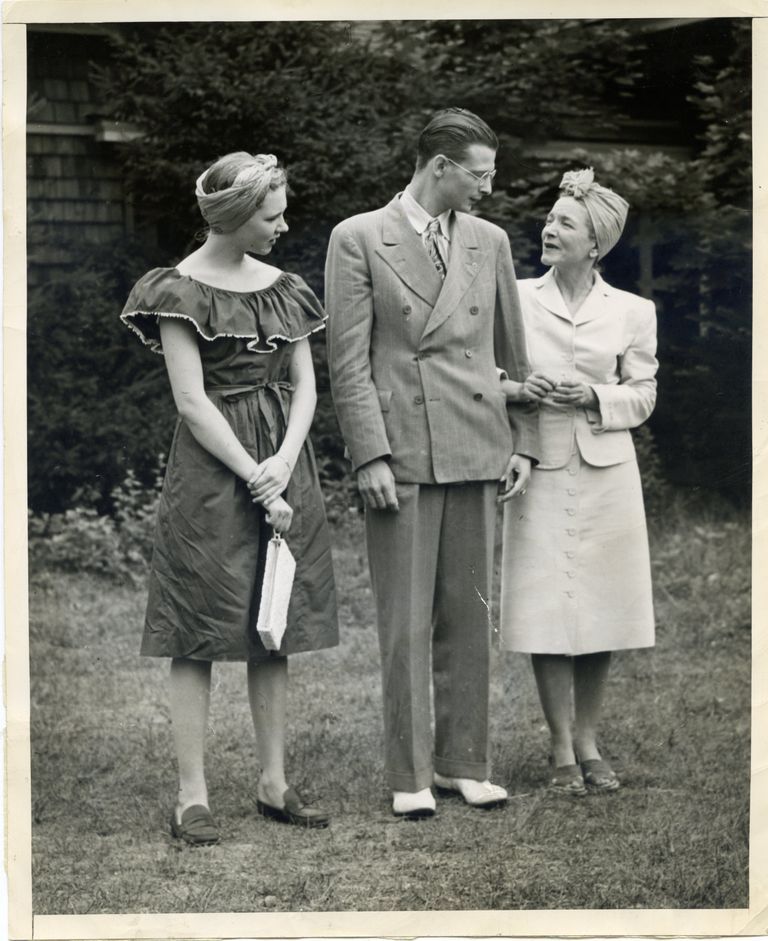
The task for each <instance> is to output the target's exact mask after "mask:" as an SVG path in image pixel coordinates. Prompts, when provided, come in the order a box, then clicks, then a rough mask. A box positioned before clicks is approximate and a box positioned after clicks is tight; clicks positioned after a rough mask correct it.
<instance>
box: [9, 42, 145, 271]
mask: <svg viewBox="0 0 768 941" xmlns="http://www.w3.org/2000/svg"><path fill="white" fill-rule="evenodd" d="M75 30H76V31H75ZM109 55H110V51H109V33H108V31H107V29H106V28H105V29H101V28H99V27H87V26H86V27H83V26H82V25H79V26H77V27H74V28H72V31H69V29H68V28H67V27H55V26H48V27H29V28H28V33H27V61H28V79H27V81H28V89H27V91H28V113H27V250H28V263H29V275H30V282H31V283H35V282H36V281H39V280H40V279H41V278H44V277H46V276H50V275H51V274H52V273H54V272H55V270H56V269H57V268H60V267H61V266H62V265H65V264H66V263H67V261H68V259H69V256H70V251H71V249H72V247H73V246H75V245H78V246H81V245H82V243H83V242H94V243H100V242H104V241H107V240H109V239H112V238H116V237H119V236H120V235H122V234H124V233H126V232H130V231H132V229H133V210H132V206H131V203H130V200H129V199H128V198H127V196H126V194H125V191H124V188H123V185H122V181H121V171H120V167H119V161H118V159H117V158H118V154H117V148H118V147H119V146H120V142H121V141H122V140H124V139H125V136H126V133H131V132H130V129H129V130H128V131H127V132H126V130H125V129H121V128H119V127H116V126H115V125H114V124H112V123H110V122H109V121H107V120H105V119H104V111H105V109H104V107H103V104H102V103H101V102H100V101H99V96H98V93H97V91H96V89H95V87H94V85H93V84H92V82H91V81H90V80H89V73H90V69H91V67H92V64H93V63H104V62H106V61H108V59H109Z"/></svg>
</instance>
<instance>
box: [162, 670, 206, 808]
mask: <svg viewBox="0 0 768 941" xmlns="http://www.w3.org/2000/svg"><path fill="white" fill-rule="evenodd" d="M170 683H171V724H172V728H173V741H174V745H175V747H176V761H177V763H178V766H179V796H178V801H177V804H176V820H177V822H178V821H179V818H180V815H181V813H182V812H183V811H184V810H185V809H186V808H187V807H190V806H191V805H192V804H202V805H203V806H205V807H207V806H208V788H207V787H206V783H205V768H204V763H205V762H204V756H205V733H206V730H207V726H208V705H209V702H210V693H211V664H210V663H209V662H208V661H207V660H186V659H181V658H176V659H173V660H171V677H170Z"/></svg>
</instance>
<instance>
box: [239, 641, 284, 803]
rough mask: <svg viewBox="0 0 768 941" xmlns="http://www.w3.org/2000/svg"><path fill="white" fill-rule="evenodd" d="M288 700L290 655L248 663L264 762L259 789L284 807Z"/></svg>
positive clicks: (269, 800)
mask: <svg viewBox="0 0 768 941" xmlns="http://www.w3.org/2000/svg"><path fill="white" fill-rule="evenodd" d="M287 699H288V658H287V657H279V658H278V657H273V658H271V659H269V660H262V661H261V662H257V663H249V664H248V700H249V702H250V704H251V716H252V717H253V728H254V730H255V732H256V743H257V748H258V754H259V761H260V764H261V777H260V778H259V783H258V785H257V788H256V792H257V794H258V796H259V799H260V800H262V801H264V802H265V803H266V804H270V805H271V806H273V807H282V806H283V794H284V793H285V790H286V788H287V787H288V784H287V782H286V780H285V716H286V703H287Z"/></svg>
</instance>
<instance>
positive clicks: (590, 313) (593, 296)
mask: <svg viewBox="0 0 768 941" xmlns="http://www.w3.org/2000/svg"><path fill="white" fill-rule="evenodd" d="M610 291H611V288H610V286H609V285H607V284H606V283H605V281H603V279H602V278H601V277H600V275H599V274H598V273H597V272H595V284H594V287H593V288H592V291H591V293H590V294H589V295H588V296H587V298H586V300H585V301H584V303H583V304H582V305H581V307H580V308H579V309H578V310H577V311H576V316H575V317H574V318H573V322H574V323H575V324H576V326H577V327H578V326H579V324H582V323H589V321H590V320H596V319H597V318H598V317H602V316H604V315H605V314H607V313H609V310H608V306H609V305H608V297H609V296H610Z"/></svg>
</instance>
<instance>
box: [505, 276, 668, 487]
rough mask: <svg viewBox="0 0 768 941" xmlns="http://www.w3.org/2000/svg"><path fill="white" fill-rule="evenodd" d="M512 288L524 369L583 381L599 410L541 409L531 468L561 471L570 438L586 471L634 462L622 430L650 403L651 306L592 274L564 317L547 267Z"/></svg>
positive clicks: (547, 405) (654, 364)
mask: <svg viewBox="0 0 768 941" xmlns="http://www.w3.org/2000/svg"><path fill="white" fill-rule="evenodd" d="M518 286H519V289H520V296H521V301H522V305H523V316H524V318H525V325H526V331H525V332H526V340H527V343H528V356H529V359H530V362H531V365H532V367H533V368H534V369H536V370H538V371H541V372H543V373H545V374H546V375H547V376H549V378H550V379H552V380H558V379H560V378H561V377H562V378H566V379H571V380H574V381H576V382H584V383H586V384H587V385H589V386H591V387H592V388H593V389H594V390H595V394H596V395H597V398H598V400H599V402H600V410H599V411H595V410H592V409H584V408H574V407H573V406H561V405H557V404H555V403H553V402H549V401H547V400H544V401H543V402H542V403H541V405H540V407H539V448H540V455H539V456H540V458H541V461H540V464H539V467H540V468H542V469H551V468H555V467H563V466H564V465H565V464H566V463H567V462H568V460H569V458H570V456H571V452H572V449H573V442H574V438H575V440H576V443H577V444H578V448H579V451H580V452H581V456H582V457H583V458H584V460H585V461H586V462H587V463H588V464H591V465H592V466H593V467H607V466H609V465H611V464H620V463H622V462H624V461H632V460H634V458H635V449H634V445H633V444H632V436H631V435H630V432H629V429H630V428H636V427H637V426H638V425H641V424H642V423H643V422H644V421H645V420H646V419H647V418H648V417H649V415H650V414H651V412H652V411H653V407H654V405H655V404H656V378H655V376H656V370H657V369H658V365H659V364H658V361H657V359H656V309H655V306H654V304H653V301H649V300H646V299H645V298H643V297H640V296H638V295H637V294H631V293H629V292H628V291H621V290H619V289H618V288H614V287H612V286H611V285H610V284H607V283H606V282H605V281H604V280H603V279H602V278H601V277H600V275H599V274H597V273H595V284H594V287H593V289H592V292H591V293H590V294H589V295H588V297H587V299H586V300H585V301H584V303H583V304H582V306H581V307H580V308H579V309H578V311H577V312H576V314H575V316H571V314H570V312H569V311H568V308H567V307H566V306H565V301H564V300H563V298H562V295H561V294H560V291H559V289H558V287H557V283H556V281H555V279H554V274H553V269H550V270H549V271H548V272H547V273H546V274H545V275H544V276H543V277H541V278H532V279H530V280H524V281H519V282H518Z"/></svg>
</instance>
